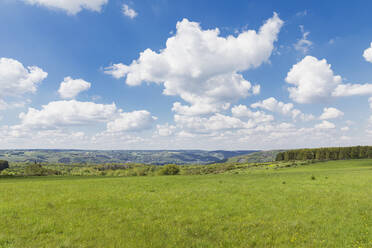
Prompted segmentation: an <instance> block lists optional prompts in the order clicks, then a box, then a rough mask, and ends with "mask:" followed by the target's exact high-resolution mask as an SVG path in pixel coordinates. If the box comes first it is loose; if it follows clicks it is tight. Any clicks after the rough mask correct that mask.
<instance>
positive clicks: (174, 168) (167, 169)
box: [159, 164, 181, 175]
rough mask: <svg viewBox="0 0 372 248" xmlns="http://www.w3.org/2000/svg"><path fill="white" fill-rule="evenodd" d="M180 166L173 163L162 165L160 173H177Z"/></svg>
mask: <svg viewBox="0 0 372 248" xmlns="http://www.w3.org/2000/svg"><path fill="white" fill-rule="evenodd" d="M180 170H181V169H180V167H179V166H178V165H175V164H168V165H164V166H163V168H162V169H161V170H160V172H159V174H160V175H178V174H179V173H180Z"/></svg>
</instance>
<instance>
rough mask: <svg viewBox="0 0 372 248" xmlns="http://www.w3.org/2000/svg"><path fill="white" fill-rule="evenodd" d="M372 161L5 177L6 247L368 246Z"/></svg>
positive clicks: (371, 239) (1, 218) (0, 219)
mask: <svg viewBox="0 0 372 248" xmlns="http://www.w3.org/2000/svg"><path fill="white" fill-rule="evenodd" d="M371 183H372V160H350V161H330V162H323V163H316V164H311V165H306V166H299V167H293V168H281V169H249V170H243V171H239V172H238V174H235V173H232V172H228V173H227V174H219V175H202V176H200V175H199V176H154V177H126V178H121V177H45V178H40V177H34V178H0V247H131V248H132V247H159V248H160V247H372V204H371V202H372V187H371Z"/></svg>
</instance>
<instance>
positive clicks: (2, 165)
mask: <svg viewBox="0 0 372 248" xmlns="http://www.w3.org/2000/svg"><path fill="white" fill-rule="evenodd" d="M8 168H9V163H8V161H5V160H0V171H2V170H5V169H8Z"/></svg>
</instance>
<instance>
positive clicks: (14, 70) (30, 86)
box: [0, 58, 48, 97]
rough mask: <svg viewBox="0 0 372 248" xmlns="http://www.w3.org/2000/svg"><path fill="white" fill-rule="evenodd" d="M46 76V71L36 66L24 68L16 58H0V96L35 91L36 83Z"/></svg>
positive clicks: (20, 94)
mask: <svg viewBox="0 0 372 248" xmlns="http://www.w3.org/2000/svg"><path fill="white" fill-rule="evenodd" d="M47 76H48V73H46V72H44V71H43V70H42V69H40V68H39V67H37V66H28V67H27V68H25V67H24V66H23V65H22V63H20V62H19V61H17V60H14V59H10V58H0V97H5V96H12V97H14V96H15V97H19V96H22V95H23V94H25V93H35V92H36V90H37V86H38V84H39V83H41V82H42V81H43V80H44V79H45V78H46V77H47Z"/></svg>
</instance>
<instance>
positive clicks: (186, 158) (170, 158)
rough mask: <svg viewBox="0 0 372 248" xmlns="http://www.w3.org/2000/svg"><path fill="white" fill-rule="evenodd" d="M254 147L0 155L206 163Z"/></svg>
mask: <svg viewBox="0 0 372 248" xmlns="http://www.w3.org/2000/svg"><path fill="white" fill-rule="evenodd" d="M252 152H256V151H249V150H248V151H222V150H220V151H202V150H159V151H146V150H123V151H120V150H113V151H100V150H97V151H93V150H0V159H4V160H7V161H9V162H13V163H14V162H16V163H23V162H35V161H37V162H40V163H62V164H73V163H79V164H103V163H143V164H155V165H156V164H160V165H161V164H172V163H173V164H208V163H215V162H219V161H223V160H227V159H228V158H230V157H232V156H237V155H243V154H249V153H252Z"/></svg>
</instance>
